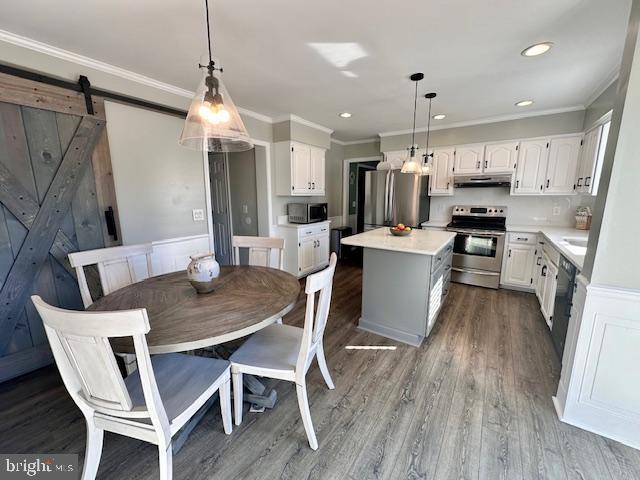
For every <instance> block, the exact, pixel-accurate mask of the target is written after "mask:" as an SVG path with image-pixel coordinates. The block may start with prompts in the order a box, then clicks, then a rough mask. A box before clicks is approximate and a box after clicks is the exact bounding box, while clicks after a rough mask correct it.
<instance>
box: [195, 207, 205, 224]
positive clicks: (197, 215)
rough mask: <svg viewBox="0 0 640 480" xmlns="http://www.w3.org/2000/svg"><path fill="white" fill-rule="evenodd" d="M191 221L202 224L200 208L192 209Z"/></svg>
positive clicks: (202, 217)
mask: <svg viewBox="0 0 640 480" xmlns="http://www.w3.org/2000/svg"><path fill="white" fill-rule="evenodd" d="M192 213H193V221H194V222H204V210H203V209H201V208H194V209H193V212H192Z"/></svg>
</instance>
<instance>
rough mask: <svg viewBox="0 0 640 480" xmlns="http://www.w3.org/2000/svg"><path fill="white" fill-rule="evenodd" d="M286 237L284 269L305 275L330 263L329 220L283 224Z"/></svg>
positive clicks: (300, 275)
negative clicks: (307, 223) (305, 223)
mask: <svg viewBox="0 0 640 480" xmlns="http://www.w3.org/2000/svg"><path fill="white" fill-rule="evenodd" d="M277 236H279V237H282V238H284V269H285V270H286V271H287V272H289V273H291V274H292V275H295V276H296V277H303V276H305V275H308V274H309V273H312V272H315V271H317V270H320V269H322V268H324V267H326V266H327V265H329V222H328V221H327V222H321V223H314V224H311V225H291V224H288V225H286V226H284V225H281V226H279V227H278V233H277Z"/></svg>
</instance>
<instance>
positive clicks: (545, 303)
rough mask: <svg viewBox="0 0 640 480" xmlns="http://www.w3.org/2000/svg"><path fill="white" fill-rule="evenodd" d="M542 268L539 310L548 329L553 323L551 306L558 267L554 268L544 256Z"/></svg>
mask: <svg viewBox="0 0 640 480" xmlns="http://www.w3.org/2000/svg"><path fill="white" fill-rule="evenodd" d="M544 266H545V267H546V268H544V269H543V272H542V275H543V277H544V289H543V291H542V303H541V305H540V309H541V310H542V315H543V316H544V319H545V321H546V322H547V325H548V326H549V328H551V324H552V323H553V306H554V303H555V299H556V286H557V285H558V279H557V277H558V267H556V266H555V265H554V264H553V263H552V262H551V260H549V258H548V257H547V256H546V255H545V256H544Z"/></svg>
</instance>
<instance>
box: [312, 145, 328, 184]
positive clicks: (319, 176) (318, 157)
mask: <svg viewBox="0 0 640 480" xmlns="http://www.w3.org/2000/svg"><path fill="white" fill-rule="evenodd" d="M310 164H311V190H312V191H313V194H314V195H324V192H325V190H324V184H325V181H324V150H323V149H321V148H316V147H311V161H310Z"/></svg>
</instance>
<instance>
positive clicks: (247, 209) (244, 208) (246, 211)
mask: <svg viewBox="0 0 640 480" xmlns="http://www.w3.org/2000/svg"><path fill="white" fill-rule="evenodd" d="M242 213H249V206H248V205H242Z"/></svg>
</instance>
